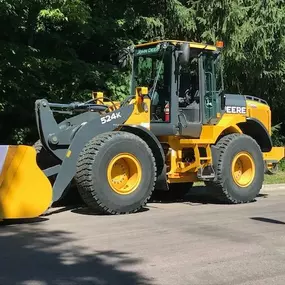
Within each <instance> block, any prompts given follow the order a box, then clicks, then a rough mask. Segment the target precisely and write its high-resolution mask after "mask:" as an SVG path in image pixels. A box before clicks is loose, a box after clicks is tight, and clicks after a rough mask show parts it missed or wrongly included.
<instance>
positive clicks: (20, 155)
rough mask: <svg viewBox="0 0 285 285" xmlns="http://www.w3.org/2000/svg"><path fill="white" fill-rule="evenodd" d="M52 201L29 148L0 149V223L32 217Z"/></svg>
mask: <svg viewBox="0 0 285 285" xmlns="http://www.w3.org/2000/svg"><path fill="white" fill-rule="evenodd" d="M51 202H52V186H51V184H50V182H49V180H48V178H47V177H46V175H45V174H44V173H43V172H42V171H41V169H40V168H39V167H38V166H37V162H36V151H35V149H34V148H33V147H31V146H24V145H17V146H16V145H15V146H8V145H4V146H0V220H1V219H2V220H4V219H24V218H35V217H38V216H40V215H41V214H43V213H44V212H45V211H46V210H47V209H48V207H49V206H50V205H51Z"/></svg>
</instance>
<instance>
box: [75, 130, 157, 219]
mask: <svg viewBox="0 0 285 285" xmlns="http://www.w3.org/2000/svg"><path fill="white" fill-rule="evenodd" d="M75 180H76V182H77V185H78V190H79V193H80V195H81V197H82V199H83V200H84V202H85V203H86V204H87V205H88V206H89V207H90V208H92V209H93V210H95V211H98V212H102V213H106V214H125V213H134V212H137V211H139V210H140V209H141V208H143V207H144V206H145V204H146V203H147V201H148V200H149V199H150V197H151V195H152V192H153V190H154V186H155V181H156V165H155V159H154V157H153V154H152V151H151V149H150V148H149V147H148V145H147V144H146V143H145V142H144V141H143V140H142V139H141V138H139V137H138V136H136V135H134V134H131V133H127V132H110V133H105V134H102V135H100V136H98V137H95V138H93V139H92V140H90V141H89V143H87V144H86V146H85V148H84V149H83V150H82V152H81V154H80V157H79V159H78V163H77V173H76V176H75Z"/></svg>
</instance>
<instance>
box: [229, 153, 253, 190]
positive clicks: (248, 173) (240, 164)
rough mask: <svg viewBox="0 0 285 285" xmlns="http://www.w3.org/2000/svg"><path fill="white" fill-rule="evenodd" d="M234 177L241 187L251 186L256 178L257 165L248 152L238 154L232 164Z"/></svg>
mask: <svg viewBox="0 0 285 285" xmlns="http://www.w3.org/2000/svg"><path fill="white" fill-rule="evenodd" d="M232 176H233V179H234V181H235V183H236V184H237V185H238V186H240V187H243V188H244V187H247V186H249V185H250V184H251V183H252V181H253V179H254V176H255V163H254V161H253V159H252V157H251V155H250V154H249V153H247V152H240V153H238V154H237V155H236V156H235V157H234V159H233V162H232Z"/></svg>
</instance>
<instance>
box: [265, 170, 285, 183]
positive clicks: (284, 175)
mask: <svg viewBox="0 0 285 285" xmlns="http://www.w3.org/2000/svg"><path fill="white" fill-rule="evenodd" d="M282 183H285V171H278V172H277V173H276V174H274V175H267V174H266V175H265V177H264V184H282Z"/></svg>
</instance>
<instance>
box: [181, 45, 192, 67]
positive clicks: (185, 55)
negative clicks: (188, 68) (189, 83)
mask: <svg viewBox="0 0 285 285" xmlns="http://www.w3.org/2000/svg"><path fill="white" fill-rule="evenodd" d="M189 59H190V46H189V43H183V44H182V45H181V46H180V55H179V62H180V64H182V65H183V64H186V63H188V62H189Z"/></svg>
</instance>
